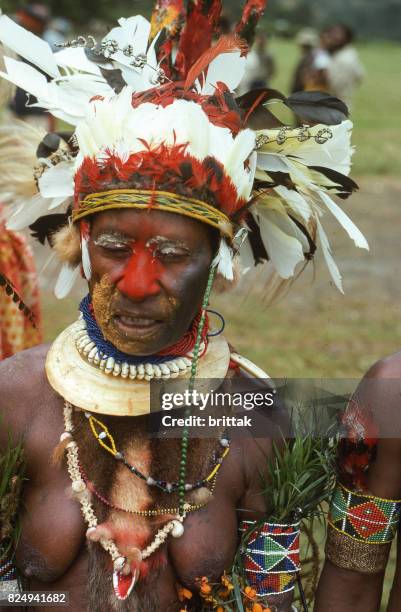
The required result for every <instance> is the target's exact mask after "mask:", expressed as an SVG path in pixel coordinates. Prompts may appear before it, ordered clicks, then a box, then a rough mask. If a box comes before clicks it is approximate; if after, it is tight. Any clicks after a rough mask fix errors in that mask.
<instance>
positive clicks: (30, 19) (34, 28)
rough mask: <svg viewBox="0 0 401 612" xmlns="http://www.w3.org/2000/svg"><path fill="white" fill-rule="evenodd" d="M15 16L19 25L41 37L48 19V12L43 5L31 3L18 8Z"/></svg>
mask: <svg viewBox="0 0 401 612" xmlns="http://www.w3.org/2000/svg"><path fill="white" fill-rule="evenodd" d="M15 16H16V21H17V22H18V23H19V25H21V26H22V27H23V28H25V29H27V30H29V31H30V32H33V33H34V34H36V36H40V37H42V36H43V33H44V31H45V29H46V25H47V23H48V21H49V18H50V12H49V9H48V8H47V6H44V4H38V3H33V4H27V5H25V6H23V7H22V8H20V9H19V10H18V11H17V12H16V14H15Z"/></svg>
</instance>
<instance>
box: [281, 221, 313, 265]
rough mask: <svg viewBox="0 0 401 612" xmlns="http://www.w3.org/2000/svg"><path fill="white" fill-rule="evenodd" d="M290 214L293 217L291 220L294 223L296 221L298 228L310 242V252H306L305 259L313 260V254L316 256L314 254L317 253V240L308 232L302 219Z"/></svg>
mask: <svg viewBox="0 0 401 612" xmlns="http://www.w3.org/2000/svg"><path fill="white" fill-rule="evenodd" d="M288 216H289V218H290V219H291V221H292V222H293V223H295V225H296V226H297V228H298V229H299V230H300V231H301V232H302V233H303V235H304V236H305V238H306V239H307V241H308V243H309V251H308V253H304V256H305V259H307V260H311V259H312V258H313V256H314V254H315V253H316V242H315V241H314V240H313V238H312V236H311V235H310V233H309V232H308V230H307V229H306V227H305V226H304V225H302V223H301V222H300V221H298V219H296V218H295V217H293V216H292V215H288Z"/></svg>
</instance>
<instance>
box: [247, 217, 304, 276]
mask: <svg viewBox="0 0 401 612" xmlns="http://www.w3.org/2000/svg"><path fill="white" fill-rule="evenodd" d="M253 216H254V217H255V220H256V222H257V223H258V225H259V228H260V234H261V238H262V241H263V244H264V246H265V249H266V251H267V253H268V255H269V258H270V260H271V262H272V264H273V265H274V267H275V269H276V270H277V272H278V274H279V275H280V276H281V278H290V277H291V276H293V275H294V273H295V268H296V267H297V265H298V264H299V263H300V262H302V261H304V254H303V249H302V244H301V243H300V242H299V240H297V239H296V238H294V237H293V236H289V235H288V234H286V233H285V232H283V231H282V230H281V229H280V228H279V227H278V226H277V225H276V224H275V223H274V222H273V221H272V220H271V219H270V216H269V211H268V210H262V209H258V210H257V211H255V212H253Z"/></svg>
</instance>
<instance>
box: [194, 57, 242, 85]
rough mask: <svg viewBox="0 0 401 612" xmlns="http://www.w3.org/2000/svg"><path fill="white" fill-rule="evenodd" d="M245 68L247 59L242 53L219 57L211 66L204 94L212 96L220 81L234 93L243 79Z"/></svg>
mask: <svg viewBox="0 0 401 612" xmlns="http://www.w3.org/2000/svg"><path fill="white" fill-rule="evenodd" d="M245 66H246V57H241V53H240V51H234V52H232V53H222V54H221V55H218V56H217V57H216V58H215V59H214V60H213V61H212V62H211V63H210V65H209V68H208V71H207V77H206V81H205V84H204V86H203V87H202V93H203V94H204V95H212V94H213V93H214V90H215V87H216V84H217V83H218V82H219V81H221V82H222V83H224V84H225V85H227V87H228V88H229V89H230V91H234V90H235V89H236V88H237V87H238V85H239V84H240V82H241V81H242V79H243V76H244V74H245Z"/></svg>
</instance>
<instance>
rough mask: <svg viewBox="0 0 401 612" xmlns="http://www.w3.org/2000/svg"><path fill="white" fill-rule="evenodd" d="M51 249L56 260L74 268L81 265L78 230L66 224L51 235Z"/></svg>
mask: <svg viewBox="0 0 401 612" xmlns="http://www.w3.org/2000/svg"><path fill="white" fill-rule="evenodd" d="M53 248H54V250H55V251H56V253H57V257H58V259H59V260H60V261H61V262H63V263H65V264H68V265H69V266H71V267H72V268H75V267H76V266H78V265H79V264H80V263H81V246H80V238H79V228H78V227H77V226H76V225H73V224H72V223H71V224H68V225H65V226H64V227H62V228H61V229H60V230H59V231H58V232H56V233H55V234H53Z"/></svg>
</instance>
